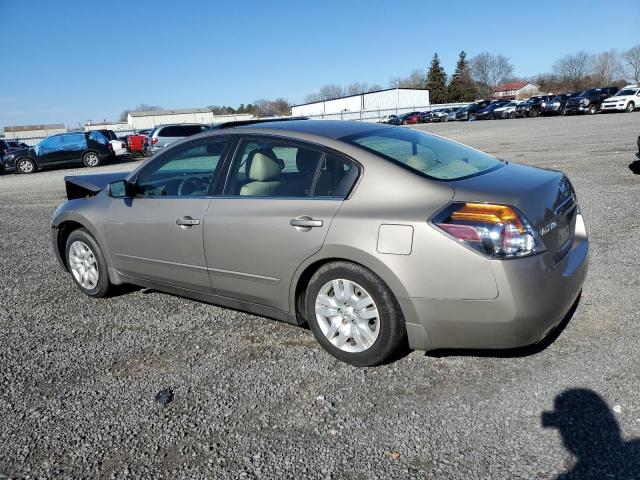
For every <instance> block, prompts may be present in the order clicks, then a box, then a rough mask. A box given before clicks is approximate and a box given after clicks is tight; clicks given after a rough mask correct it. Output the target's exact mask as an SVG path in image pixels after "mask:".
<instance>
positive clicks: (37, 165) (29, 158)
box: [13, 155, 40, 171]
mask: <svg viewBox="0 0 640 480" xmlns="http://www.w3.org/2000/svg"><path fill="white" fill-rule="evenodd" d="M25 159H26V160H31V161H32V162H33V164H34V165H35V166H36V170H39V169H40V164H39V163H38V160H36V159H35V158H33V157H30V156H29V155H22V156H21V157H18V158H16V159H15V160H14V161H13V168H15V169H16V171H17V170H18V162H19V161H20V160H25Z"/></svg>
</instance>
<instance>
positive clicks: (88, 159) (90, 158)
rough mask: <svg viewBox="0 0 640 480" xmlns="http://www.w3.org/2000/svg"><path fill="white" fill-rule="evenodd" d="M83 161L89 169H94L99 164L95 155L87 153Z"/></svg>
mask: <svg viewBox="0 0 640 480" xmlns="http://www.w3.org/2000/svg"><path fill="white" fill-rule="evenodd" d="M84 161H85V163H86V164H87V166H89V167H95V166H96V165H98V163H99V162H100V160H99V159H98V155H96V154H95V153H88V154H87V155H85V157H84Z"/></svg>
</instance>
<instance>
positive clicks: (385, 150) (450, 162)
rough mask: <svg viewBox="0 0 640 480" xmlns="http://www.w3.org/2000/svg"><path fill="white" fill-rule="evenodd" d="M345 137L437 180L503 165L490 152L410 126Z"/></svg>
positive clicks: (486, 170) (355, 143) (467, 174)
mask: <svg viewBox="0 0 640 480" xmlns="http://www.w3.org/2000/svg"><path fill="white" fill-rule="evenodd" d="M342 140H343V141H346V142H348V143H351V144H353V145H356V146H358V147H361V148H363V149H365V150H368V151H369V152H372V153H375V154H377V155H380V156H381V157H383V158H386V159H388V160H391V161H392V162H394V163H397V164H400V165H401V166H403V167H405V168H408V169H410V170H412V171H414V172H417V173H419V174H422V175H425V176H428V177H430V178H435V179H437V180H459V179H462V178H466V177H471V176H474V175H478V174H480V173H483V172H488V171H491V170H495V169H497V168H500V166H502V165H503V163H502V162H501V161H500V160H498V159H496V158H494V157H492V156H491V155H487V154H486V153H482V152H480V151H478V150H474V149H473V148H470V147H466V146H464V145H462V144H460V143H456V142H452V141H451V140H446V139H444V138H441V137H437V136H435V135H429V134H427V133H424V132H421V131H418V130H412V129H408V128H382V129H375V130H369V131H367V132H364V133H359V134H357V135H351V136H349V137H344V138H342Z"/></svg>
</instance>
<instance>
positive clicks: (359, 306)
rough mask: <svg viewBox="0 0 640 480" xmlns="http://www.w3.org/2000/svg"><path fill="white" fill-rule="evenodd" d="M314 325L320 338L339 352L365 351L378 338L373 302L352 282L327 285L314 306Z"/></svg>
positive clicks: (362, 289)
mask: <svg viewBox="0 0 640 480" xmlns="http://www.w3.org/2000/svg"><path fill="white" fill-rule="evenodd" d="M315 313H316V319H317V321H318V325H319V326H320V329H321V330H322V333H323V334H324V336H325V337H326V338H327V339H328V340H329V341H330V342H331V343H332V344H333V345H334V346H335V347H336V348H339V349H340V350H342V351H345V352H350V353H359V352H363V351H365V350H367V349H369V348H370V347H371V346H372V345H373V344H374V343H375V341H376V340H377V338H378V335H379V334H380V314H379V313H378V307H377V306H376V304H375V302H374V301H373V298H372V297H371V295H369V293H368V292H367V291H366V290H365V289H364V288H362V287H361V286H360V285H358V284H357V283H356V282H353V281H351V280H345V279H336V280H332V281H330V282H327V283H326V284H325V285H324V286H323V287H322V288H321V289H320V291H319V292H318V295H317V296H316V302H315Z"/></svg>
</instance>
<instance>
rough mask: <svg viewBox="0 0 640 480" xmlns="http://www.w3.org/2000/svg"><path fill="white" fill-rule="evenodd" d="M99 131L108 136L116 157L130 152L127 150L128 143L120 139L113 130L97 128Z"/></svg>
mask: <svg viewBox="0 0 640 480" xmlns="http://www.w3.org/2000/svg"><path fill="white" fill-rule="evenodd" d="M97 131H98V132H100V133H101V134H102V135H104V136H105V137H107V140H109V143H110V144H111V147H112V148H113V154H114V155H115V156H116V157H119V156H120V155H126V154H127V153H129V151H128V150H127V144H126V143H124V142H123V141H122V140H118V136H117V135H116V133H115V132H114V131H113V130H97Z"/></svg>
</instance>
